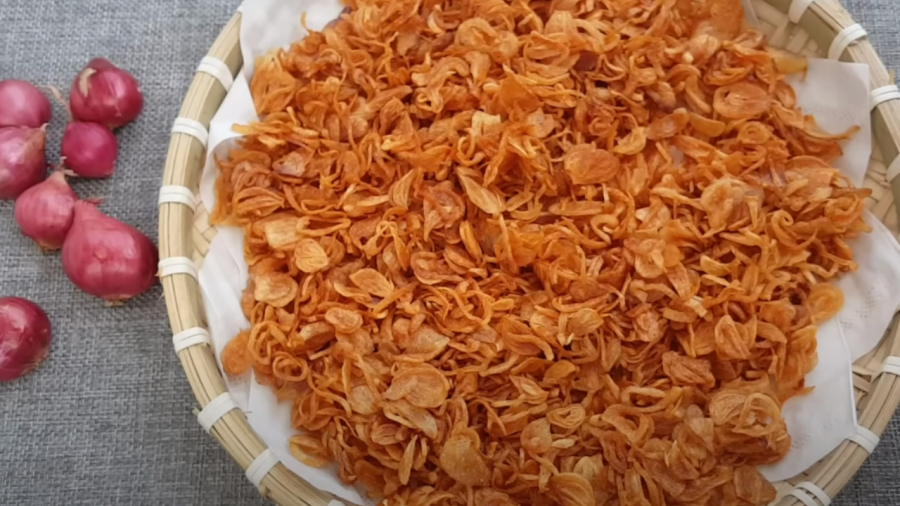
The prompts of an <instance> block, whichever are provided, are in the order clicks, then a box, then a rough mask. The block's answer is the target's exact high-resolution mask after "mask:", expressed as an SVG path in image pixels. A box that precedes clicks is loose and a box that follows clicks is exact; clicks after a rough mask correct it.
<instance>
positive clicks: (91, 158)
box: [60, 122, 119, 178]
mask: <svg viewBox="0 0 900 506" xmlns="http://www.w3.org/2000/svg"><path fill="white" fill-rule="evenodd" d="M60 152H61V154H62V156H63V157H64V158H65V162H64V163H65V165H66V167H68V168H69V169H71V170H72V172H74V173H75V174H77V175H79V176H81V177H91V178H100V177H107V176H111V175H112V173H113V172H115V170H116V156H117V155H118V153H119V145H118V143H117V142H116V136H115V135H113V133H112V132H111V131H110V130H109V129H108V128H106V127H105V126H103V125H101V124H99V123H84V122H75V123H69V125H68V126H66V133H65V134H63V140H62V148H61V149H60Z"/></svg>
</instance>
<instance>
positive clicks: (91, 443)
mask: <svg viewBox="0 0 900 506" xmlns="http://www.w3.org/2000/svg"><path fill="white" fill-rule="evenodd" d="M286 1H289V0H286ZM238 3H239V1H238V0H205V1H196V0H118V1H113V0H81V1H71V0H55V1H45V0H0V79H4V78H12V77H15V78H19V79H25V80H29V81H32V82H35V83H46V84H54V85H56V86H58V87H60V88H63V89H67V88H68V86H69V84H70V82H71V80H72V79H73V78H74V76H75V74H76V73H77V72H78V71H79V70H80V68H81V67H82V66H83V65H84V64H85V63H86V62H87V61H88V60H89V59H90V58H92V57H94V56H105V57H108V58H109V59H110V60H112V61H113V62H114V63H117V64H119V65H121V66H123V67H125V68H128V69H129V70H131V71H132V72H134V74H135V75H136V76H137V78H138V80H139V81H140V82H141V84H142V87H143V90H144V93H145V94H146V108H145V111H144V114H143V115H142V116H141V117H140V118H139V119H138V121H137V122H136V123H134V124H132V125H130V126H128V127H126V128H125V129H123V130H122V131H121V132H120V133H119V139H120V144H121V147H120V155H119V170H118V172H117V173H116V174H115V175H114V176H113V177H112V178H111V179H109V180H105V181H99V182H86V181H78V182H76V183H75V184H74V185H73V186H74V187H75V189H76V191H77V192H78V193H79V194H80V195H81V196H82V197H90V196H102V197H105V198H106V203H105V204H104V205H103V207H102V208H103V209H104V210H105V211H106V212H108V213H109V214H111V215H113V216H115V217H117V218H119V219H121V220H124V221H126V222H128V223H130V224H132V225H135V226H137V227H138V228H139V229H141V230H142V231H144V232H146V233H147V234H149V235H150V236H151V237H153V238H155V237H156V235H157V230H156V229H157V223H156V219H157V211H156V203H155V202H156V195H157V190H158V188H159V183H160V179H161V174H162V167H163V163H164V159H165V156H166V147H167V144H168V139H169V134H168V131H169V128H170V125H171V123H172V121H173V120H174V119H175V115H176V113H177V111H178V108H179V105H180V103H181V99H182V97H183V96H184V94H185V92H186V91H187V87H188V84H189V82H190V79H191V75H192V74H193V71H194V68H195V67H196V65H197V63H198V62H199V61H200V58H201V57H202V56H203V55H204V54H205V53H206V51H207V49H208V48H209V46H210V45H211V44H212V42H213V40H214V39H215V37H216V35H217V34H218V33H219V31H220V30H221V28H222V27H223V26H224V24H225V23H226V22H227V20H228V19H229V17H230V16H231V14H232V12H233V11H234V10H235V9H236V7H237V5H238ZM847 5H848V7H849V8H850V10H851V12H852V13H853V15H854V17H855V18H856V20H857V21H859V22H860V23H862V24H863V26H864V27H865V28H866V29H867V30H868V31H869V33H870V34H871V37H872V39H873V40H874V42H875V45H876V47H877V48H878V50H879V52H880V54H881V56H882V58H883V59H884V60H885V62H886V63H887V64H888V67H890V68H894V69H897V68H900V34H898V26H900V24H898V22H900V4H898V3H897V0H849V1H848V2H847ZM54 114H55V117H54V121H53V125H52V126H53V128H52V132H53V133H52V134H51V136H50V140H49V145H48V157H49V158H50V159H56V158H57V157H58V156H59V154H58V145H59V137H60V132H61V130H62V127H63V125H64V123H65V122H64V120H63V111H62V110H61V109H60V108H59V107H58V106H57V107H56V108H55V110H54ZM0 234H2V235H0V237H2V239H0V295H18V296H23V297H28V298H30V299H32V300H34V301H36V302H38V303H39V304H41V305H42V306H43V307H44V308H45V309H46V310H47V312H48V314H49V316H50V319H51V320H52V322H53V325H54V339H55V341H54V343H53V348H52V353H51V355H50V358H49V359H48V361H47V362H46V363H45V364H44V365H43V366H42V367H41V368H40V369H39V370H38V371H37V372H36V373H34V374H32V375H30V376H28V377H27V378H25V379H23V380H20V381H17V382H13V383H8V384H0V505H3V506H6V505H11V506H13V505H14V506H32V505H33V506H39V505H40V506H54V505H66V506H78V505H90V506H106V505H113V504H116V505H118V504H140V505H158V504H167V505H177V506H182V505H223V506H237V505H259V504H264V501H262V500H261V499H260V498H259V496H258V494H257V492H256V490H255V489H254V488H253V487H252V486H251V485H250V484H249V483H248V482H247V480H246V479H245V478H244V476H243V473H242V472H241V470H240V469H239V468H238V467H237V465H236V464H234V463H233V462H232V461H231V459H230V458H229V457H228V455H227V454H226V453H225V452H224V451H223V450H221V449H220V448H219V447H218V444H217V443H216V442H215V441H214V440H213V439H212V438H210V437H209V436H207V435H206V433H204V432H203V430H202V429H201V428H200V427H199V425H198V424H197V422H196V420H195V419H194V417H193V416H192V414H191V409H192V408H193V407H194V406H195V400H194V398H193V396H192V394H191V391H190V389H189V387H188V384H187V381H186V379H185V377H184V374H183V373H182V371H181V368H180V365H179V362H178V361H177V359H176V358H175V355H174V353H173V352H172V346H171V341H170V336H171V333H170V330H169V326H168V323H167V321H166V314H165V308H164V303H163V301H162V292H161V290H160V289H159V288H156V289H154V290H153V291H151V292H150V293H148V294H146V295H144V296H142V297H140V298H139V299H137V300H134V301H131V302H129V303H128V304H127V305H126V306H125V307H120V308H115V309H107V308H105V307H103V305H102V304H101V303H100V302H98V301H97V300H94V299H91V298H89V297H87V296H85V295H83V294H81V293H80V292H78V291H77V290H76V289H75V288H73V287H72V285H71V284H70V283H69V282H68V280H67V279H66V277H65V275H64V274H63V272H62V269H61V267H60V265H59V260H58V256H56V255H41V254H40V253H38V252H37V251H36V249H35V248H34V247H33V246H32V245H31V244H30V243H29V241H27V240H26V239H24V238H23V237H22V236H21V235H20V234H19V233H18V231H17V227H16V225H15V222H14V221H13V218H12V205H11V204H10V203H7V202H3V203H0ZM898 468H900V418H895V420H894V423H892V424H891V426H890V427H889V428H888V430H887V432H886V433H885V435H884V437H883V440H882V442H881V444H880V445H879V446H878V449H877V450H876V451H875V453H874V454H873V455H872V457H871V458H870V459H869V461H868V462H867V463H866V464H865V466H863V468H862V470H861V471H860V473H859V474H858V475H857V476H856V478H855V479H854V480H853V481H852V482H851V483H850V485H849V486H848V487H847V488H846V489H845V491H844V492H843V493H842V494H841V495H840V496H839V497H838V498H837V499H836V501H835V504H836V505H837V506H851V505H865V506H888V505H895V504H900V470H898Z"/></svg>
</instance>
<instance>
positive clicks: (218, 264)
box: [200, 0, 900, 504]
mask: <svg viewBox="0 0 900 506" xmlns="http://www.w3.org/2000/svg"><path fill="white" fill-rule="evenodd" d="M342 9H343V6H342V5H341V4H340V3H339V2H338V1H337V0H294V1H291V2H285V1H283V0H246V1H245V2H244V4H243V5H242V6H241V10H242V12H243V20H242V25H241V51H242V53H243V55H244V62H245V66H244V69H243V71H242V73H241V74H240V75H239V76H238V77H237V79H236V80H235V84H234V86H233V87H232V89H231V91H230V92H229V93H228V97H227V98H226V99H225V102H224V103H223V104H222V107H221V108H220V109H219V111H218V113H217V114H216V116H215V117H214V118H213V120H212V123H211V125H210V140H209V146H210V150H209V153H208V156H207V163H206V168H205V170H204V173H203V176H202V179H201V185H200V194H201V198H202V200H203V204H204V206H205V207H206V208H207V209H213V207H214V205H215V195H214V191H213V185H214V183H215V179H216V177H217V176H218V169H217V168H216V166H215V164H214V163H212V162H213V156H214V155H217V156H219V157H220V158H222V157H225V156H227V152H228V150H229V149H231V147H233V145H234V143H233V141H234V139H235V138H236V137H238V135H237V134H235V133H234V132H232V130H231V126H232V125H233V124H235V123H238V124H247V123H248V122H251V121H255V120H257V119H258V118H257V115H256V112H255V110H254V108H253V101H252V98H251V96H250V91H249V87H248V84H247V82H248V79H249V78H250V77H251V76H252V74H253V62H254V60H255V58H257V57H259V56H262V55H263V54H265V53H266V52H268V51H269V50H271V49H273V48H275V47H287V46H289V45H290V44H291V43H292V42H294V41H296V40H298V39H300V38H302V37H303V36H305V33H306V31H305V30H304V29H303V28H302V26H301V24H300V19H301V15H302V14H303V13H304V12H305V13H306V23H307V26H309V27H310V28H311V29H316V30H317V29H321V28H323V27H324V26H325V24H327V23H328V22H329V21H331V20H332V19H335V18H336V17H337V16H338V15H339V13H340V12H341V10H342ZM868 76H869V71H868V67H867V66H866V65H863V64H850V63H840V62H834V61H828V60H811V61H810V65H809V71H808V73H807V74H806V76H805V78H801V77H796V78H792V81H791V84H792V85H793V86H794V88H795V91H796V92H797V97H798V103H799V104H800V105H801V107H802V108H803V110H804V112H805V113H811V114H814V115H815V116H816V120H817V122H818V123H819V126H821V127H822V128H823V129H824V130H826V131H828V132H830V133H839V132H843V131H844V130H846V129H847V128H849V127H851V126H853V125H859V126H860V131H859V133H858V134H857V135H856V137H854V138H853V139H852V140H851V141H849V142H847V143H846V144H845V145H844V146H843V147H844V156H843V157H842V158H841V159H840V160H838V161H837V162H836V164H835V166H836V167H837V168H839V169H840V170H841V171H842V172H843V173H844V174H845V175H846V176H847V177H848V178H850V179H851V181H853V182H854V184H856V185H861V183H862V178H863V176H864V175H865V172H866V168H867V166H868V161H869V156H870V152H871V125H870V120H869V94H868V89H869V77H868ZM866 220H867V222H868V223H869V224H870V225H872V226H873V232H872V233H871V234H866V235H864V236H862V237H860V238H859V239H857V240H855V241H853V243H852V244H851V246H852V248H853V251H854V255H855V258H856V260H857V261H858V263H859V264H860V269H859V271H858V272H854V273H851V274H848V275H845V276H844V277H843V278H841V280H840V281H839V282H838V286H840V288H841V289H842V290H843V291H844V294H845V306H844V308H843V309H842V310H841V312H840V313H839V314H838V316H837V317H836V318H834V319H833V320H831V321H829V322H826V324H824V325H822V326H821V328H820V329H819V332H818V335H817V337H818V359H819V361H818V366H817V367H816V369H815V370H814V371H813V372H812V373H811V374H810V375H809V376H808V377H807V383H808V384H809V385H810V386H814V387H815V389H814V390H813V392H812V393H811V394H809V395H807V396H804V397H799V398H795V399H792V400H790V401H788V402H787V403H786V405H785V407H784V413H783V414H784V417H785V419H786V422H787V425H788V432H789V434H790V435H791V437H792V439H793V444H792V445H791V450H790V452H789V453H788V455H787V457H786V458H785V459H784V460H783V461H781V462H779V463H778V464H776V465H772V466H765V467H762V468H761V471H762V473H763V474H764V475H765V476H766V478H768V479H769V480H771V481H779V480H784V479H787V478H790V477H792V476H794V475H796V474H799V473H800V472H802V471H804V470H805V469H807V468H808V467H809V466H811V465H812V464H814V463H815V462H816V461H817V460H819V459H821V458H822V457H824V456H825V455H827V454H828V453H829V452H830V451H831V450H833V449H834V448H836V447H837V446H838V445H839V444H840V443H841V441H843V440H844V439H846V438H848V437H850V436H852V435H854V434H855V433H856V409H855V404H854V400H853V383H852V372H851V364H852V362H853V360H855V359H856V358H858V357H860V356H862V355H864V354H865V353H867V352H869V351H871V350H872V349H873V348H874V347H875V346H876V345H877V344H878V342H879V340H880V339H881V336H882V334H883V333H884V331H885V330H886V328H887V326H888V324H889V323H890V319H891V317H892V316H893V314H894V313H895V312H896V311H897V309H898V306H900V304H898V297H897V296H896V295H895V291H894V292H893V293H892V291H891V287H896V286H900V245H898V244H897V241H896V240H895V238H894V237H893V236H892V235H891V234H890V232H889V231H887V229H885V228H884V227H883V226H882V225H881V223H880V222H878V220H877V219H875V218H874V217H872V216H870V215H867V217H866ZM246 282H247V265H246V262H245V261H244V257H243V236H242V234H241V232H240V230H239V229H234V228H227V227H221V228H219V231H218V235H217V236H216V237H215V239H214V240H213V241H212V244H211V245H210V250H209V254H208V255H207V256H206V259H205V261H204V264H203V266H202V267H201V269H200V286H201V289H202V290H203V297H204V303H205V306H206V311H207V315H208V316H209V320H210V321H209V323H210V333H211V335H212V338H213V342H214V345H215V349H216V352H217V354H218V353H220V352H221V350H222V348H224V346H225V344H227V343H228V341H229V340H230V339H231V338H232V337H234V335H236V334H237V333H238V332H239V331H240V330H241V329H244V328H247V327H248V326H249V322H247V320H246V319H245V318H244V316H243V313H242V312H241V310H240V298H241V291H242V289H243V287H244V286H246ZM226 379H227V382H228V386H229V389H230V390H231V392H232V394H233V395H234V397H235V400H236V402H237V403H238V405H239V406H240V408H241V409H243V410H244V411H245V413H246V414H247V417H248V420H249V421H250V425H251V426H252V427H253V429H254V430H255V431H256V432H257V433H258V434H259V436H260V438H262V440H263V441H265V443H266V444H267V445H268V446H269V447H270V448H271V449H272V451H273V452H275V454H276V455H277V456H278V457H279V459H281V461H282V462H283V463H284V464H285V465H286V466H287V467H288V469H290V470H291V471H293V472H295V473H297V474H298V475H299V476H301V477H303V478H304V479H306V480H307V481H309V482H310V484H312V485H313V486H315V487H318V488H320V489H322V490H325V491H327V492H331V493H333V494H335V495H336V496H338V497H340V498H341V499H344V500H346V501H350V502H353V503H356V504H371V501H367V500H365V499H364V497H365V496H364V494H361V493H360V491H359V490H357V489H356V488H354V487H348V486H346V485H344V484H343V483H342V482H341V481H340V480H339V479H338V478H337V476H336V474H335V472H334V469H333V468H324V469H315V468H311V467H309V466H306V465H304V464H303V463H301V462H299V461H298V460H296V459H294V458H293V457H292V456H291V455H290V452H289V451H288V448H287V440H288V438H289V437H290V436H292V435H293V434H295V433H296V431H295V430H294V429H292V428H291V426H290V410H291V406H290V404H287V403H285V404H279V403H278V402H277V400H276V399H275V395H274V393H273V392H272V391H271V390H270V389H269V388H268V387H263V386H260V385H258V384H257V383H256V382H255V381H253V379H252V377H251V376H250V375H249V374H248V375H247V377H245V378H226Z"/></svg>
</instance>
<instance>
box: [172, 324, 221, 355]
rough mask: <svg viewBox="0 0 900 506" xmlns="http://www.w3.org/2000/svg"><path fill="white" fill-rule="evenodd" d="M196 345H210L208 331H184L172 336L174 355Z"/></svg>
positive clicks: (196, 328)
mask: <svg viewBox="0 0 900 506" xmlns="http://www.w3.org/2000/svg"><path fill="white" fill-rule="evenodd" d="M198 344H209V345H211V344H212V339H211V338H210V337H209V331H208V330H206V329H205V328H203V327H192V328H189V329H185V330H182V331H181V332H179V333H177V334H175V335H174V336H172V345H173V346H174V347H175V353H178V352H180V351H182V350H186V349H187V348H190V347H191V346H197V345H198Z"/></svg>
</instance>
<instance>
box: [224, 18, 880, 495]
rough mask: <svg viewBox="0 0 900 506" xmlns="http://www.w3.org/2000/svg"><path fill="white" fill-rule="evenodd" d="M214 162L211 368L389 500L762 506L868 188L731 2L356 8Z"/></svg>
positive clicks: (316, 452) (315, 458)
mask: <svg viewBox="0 0 900 506" xmlns="http://www.w3.org/2000/svg"><path fill="white" fill-rule="evenodd" d="M256 68H257V71H256V73H255V75H254V77H253V79H252V82H251V91H252V94H253V98H254V101H255V104H256V108H257V111H258V112H259V113H260V114H261V116H262V117H263V119H262V121H261V122H259V123H255V124H251V125H242V126H236V127H235V129H236V130H238V131H239V132H241V133H243V134H245V135H246V137H245V139H244V140H243V141H242V143H241V144H240V146H239V148H237V149H234V150H232V151H231V152H230V154H229V155H228V157H227V159H222V160H219V165H220V169H221V176H220V177H219V179H218V182H217V195H218V200H217V202H218V204H217V207H216V209H215V210H214V212H213V214H212V221H213V222H214V223H218V224H232V225H238V226H240V227H242V228H243V231H244V234H245V254H246V260H247V264H248V265H249V266H250V274H251V281H250V285H249V286H248V287H247V290H246V292H245V296H244V301H243V302H244V304H243V307H244V311H245V313H246V315H247V317H248V318H249V319H250V321H251V323H252V328H251V329H250V330H248V331H245V332H242V333H240V334H239V335H238V336H236V337H235V338H234V340H233V341H232V342H231V343H230V344H229V345H228V347H227V348H226V350H225V351H224V353H223V357H222V360H223V365H224V367H225V369H226V372H227V373H228V374H232V375H239V374H242V373H245V372H246V371H248V370H249V369H251V368H252V370H253V372H254V373H255V377H256V380H257V381H258V382H260V383H262V384H265V385H270V386H271V387H272V388H273V389H275V391H276V392H277V394H278V396H279V398H280V399H283V400H284V401H286V402H292V403H293V411H292V412H293V417H292V424H293V426H294V427H296V428H297V429H299V430H300V431H302V434H303V435H298V436H296V437H294V438H292V439H291V441H290V444H291V449H292V452H293V453H294V454H295V456H296V457H297V458H298V459H300V460H301V461H302V462H304V463H306V464H309V465H312V466H324V465H327V464H329V463H331V462H336V463H337V466H338V473H339V476H340V477H341V478H342V479H343V480H344V481H345V482H347V483H354V482H361V483H363V484H364V485H365V486H366V487H367V489H368V491H369V493H370V495H371V496H372V497H373V498H377V499H381V500H383V503H382V504H384V505H389V506H427V505H470V506H471V505H477V506H507V505H523V506H524V505H534V506H542V505H560V506H589V505H615V506H649V505H652V506H661V505H664V504H665V505H670V506H674V505H693V506H701V505H741V506H744V505H762V504H765V503H767V502H769V501H770V500H772V499H773V498H774V497H775V490H774V488H773V487H772V485H771V484H769V483H768V482H767V481H766V480H765V479H764V478H763V477H762V476H761V475H760V474H759V472H758V471H757V470H756V468H755V466H757V465H760V464H767V463H772V462H776V461H778V460H779V459H780V458H782V457H783V456H784V455H785V454H786V453H787V451H788V449H789V448H790V442H791V439H790V436H789V435H788V434H787V431H786V428H785V423H784V421H783V420H782V417H781V407H782V404H783V403H784V401H785V400H786V399H788V398H790V397H792V396H796V395H802V394H804V393H805V392H806V390H805V387H804V376H805V375H806V374H807V373H808V372H810V371H811V370H812V369H813V368H814V367H815V365H816V326H817V324H819V323H821V322H822V321H823V320H826V319H828V318H829V317H831V316H833V315H834V314H835V313H836V312H837V311H838V310H839V309H840V307H841V305H842V303H843V295H842V293H841V292H840V291H839V290H838V289H837V288H835V287H834V286H833V285H831V284H829V281H830V280H832V279H834V277H835V276H837V275H839V274H840V273H842V272H848V271H852V270H854V269H855V268H856V265H855V264H854V262H853V260H852V253H851V250H850V248H849V247H848V245H847V243H846V241H847V239H848V238H852V237H854V236H856V235H857V234H859V233H861V232H866V231H868V228H867V226H866V225H865V223H864V222H863V221H862V219H861V216H862V213H863V209H864V204H865V198H866V197H867V196H868V191H867V190H863V189H856V188H853V187H852V186H851V185H850V183H849V182H848V181H847V180H846V179H845V178H844V177H842V176H841V175H840V174H839V172H838V171H837V170H836V169H834V168H832V167H831V162H832V161H833V160H835V158H837V157H839V156H840V154H841V149H840V146H839V143H840V142H841V141H843V140H845V139H847V138H849V137H850V136H851V135H853V133H854V132H855V130H851V131H848V132H845V133H842V134H840V135H829V134H828V133H825V132H823V131H822V130H821V129H819V128H818V127H817V126H816V123H815V121H814V120H813V119H812V118H811V117H808V116H804V115H803V113H802V112H801V111H800V110H798V108H797V105H796V101H795V95H794V92H793V90H792V89H791V88H790V87H789V86H788V85H787V84H785V83H784V81H783V78H784V76H785V74H787V73H795V72H803V71H804V70H805V61H804V60H802V59H799V58H796V57H791V56H788V55H784V54H779V53H777V52H775V51H774V50H771V49H768V48H767V47H766V41H765V37H764V36H763V35H761V34H760V33H757V32H755V31H752V30H749V29H747V28H746V27H745V25H744V22H743V13H742V11H741V7H740V0H552V1H527V0H416V1H413V0H355V1H354V0H351V1H350V2H349V6H348V9H347V10H346V11H345V13H344V14H343V15H342V17H341V19H340V20H339V21H337V22H336V23H333V24H332V25H331V26H329V27H327V28H325V29H324V30H323V31H322V32H312V33H311V34H310V35H309V36H308V37H306V38H305V39H304V40H302V41H300V42H297V43H296V44H294V45H293V46H292V47H291V48H290V49H289V50H286V51H278V52H273V53H271V54H269V55H267V56H266V57H264V58H261V59H260V60H259V61H258V62H257V67H256Z"/></svg>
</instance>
